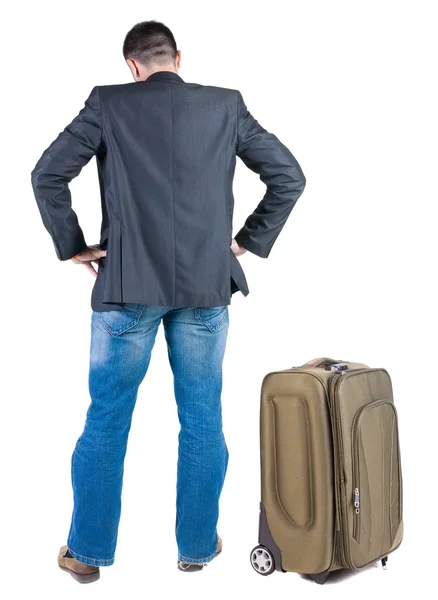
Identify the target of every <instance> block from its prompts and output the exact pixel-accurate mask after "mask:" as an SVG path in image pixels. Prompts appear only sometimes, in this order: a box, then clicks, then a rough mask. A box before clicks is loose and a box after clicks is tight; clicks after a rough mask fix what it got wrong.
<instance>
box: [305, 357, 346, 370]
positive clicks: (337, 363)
mask: <svg viewBox="0 0 438 600" xmlns="http://www.w3.org/2000/svg"><path fill="white" fill-rule="evenodd" d="M311 367H313V368H318V369H325V370H326V371H333V372H334V373H342V372H344V371H348V365H347V364H346V363H345V362H343V361H341V360H333V358H327V357H324V358H314V359H313V360H309V361H308V362H306V364H304V365H303V366H302V367H301V368H302V369H305V368H311Z"/></svg>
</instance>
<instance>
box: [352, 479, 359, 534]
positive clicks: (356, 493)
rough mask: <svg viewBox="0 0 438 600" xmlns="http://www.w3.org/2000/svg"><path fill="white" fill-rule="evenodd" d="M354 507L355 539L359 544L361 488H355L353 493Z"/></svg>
mask: <svg viewBox="0 0 438 600" xmlns="http://www.w3.org/2000/svg"><path fill="white" fill-rule="evenodd" d="M353 507H354V516H353V537H354V539H355V540H356V541H357V542H358V543H359V536H360V492H359V488H358V487H356V488H354V492H353Z"/></svg>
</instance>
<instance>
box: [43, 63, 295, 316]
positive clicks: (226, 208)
mask: <svg viewBox="0 0 438 600" xmlns="http://www.w3.org/2000/svg"><path fill="white" fill-rule="evenodd" d="M93 156H96V159H97V169H98V175H99V182H100V190H101V204H102V225H101V236H100V245H101V247H102V248H103V249H106V250H107V255H106V257H104V258H101V259H100V260H99V269H98V277H97V279H96V281H95V284H94V287H93V291H92V295H91V307H92V309H93V310H114V309H119V308H122V307H123V304H124V303H128V302H133V303H138V304H147V305H156V306H172V307H195V306H199V307H201V306H220V305H227V304H230V301H231V295H232V294H233V293H234V292H236V291H237V290H240V291H241V292H242V293H243V294H244V295H245V296H246V295H247V294H248V292H249V290H248V286H247V282H246V278H245V275H244V273H243V270H242V267H241V265H240V262H239V260H238V258H236V256H235V255H234V254H233V252H232V251H231V249H230V244H231V241H232V219H233V204H234V198H233V192H232V183H233V176H234V171H235V165H236V156H239V157H240V158H241V159H242V161H243V162H244V163H245V164H246V165H247V166H248V167H249V168H250V169H251V170H252V171H254V172H255V173H258V174H259V175H260V179H261V180H262V181H263V182H264V183H265V184H266V186H267V189H266V194H265V196H264V197H263V199H262V200H261V201H260V203H259V204H258V206H257V208H256V209H255V210H254V212H253V213H252V214H251V215H250V216H249V217H248V218H247V220H246V222H245V224H244V225H243V227H242V228H241V229H240V231H239V232H238V233H237V235H236V236H235V238H236V240H237V242H238V243H239V244H240V245H241V246H243V247H244V248H246V249H247V250H249V251H250V252H253V253H254V254H256V255H258V256H260V257H263V258H266V257H267V256H268V255H269V253H270V251H271V248H272V246H273V244H274V242H275V240H276V238H277V236H278V234H279V233H280V231H281V229H282V227H283V226H284V224H285V222H286V219H287V218H288V216H289V214H290V212H291V210H292V208H293V206H294V204H295V202H296V201H297V199H298V197H299V196H300V195H301V193H302V192H303V189H304V186H305V177H304V175H303V172H302V170H301V168H300V166H299V164H298V162H297V161H296V160H295V158H294V157H293V155H292V154H291V152H290V151H289V150H288V149H287V148H286V147H285V146H284V145H283V144H282V143H281V142H280V141H279V140H278V138H277V137H275V135H273V134H271V133H268V132H267V131H266V130H265V129H263V127H261V126H260V125H259V123H258V122H257V121H256V120H255V119H254V118H253V117H252V116H251V114H250V113H249V112H248V110H247V108H246V106H245V103H244V101H243V98H242V96H241V94H240V92H238V91H237V90H232V89H225V88H219V87H212V86H202V85H198V84H194V83H186V82H184V81H183V79H182V78H181V77H180V76H179V75H177V74H176V73H172V72H167V71H160V72H156V73H154V74H152V75H151V76H150V77H149V78H148V79H147V80H146V81H142V82H135V83H129V84H123V85H109V86H98V87H95V88H93V90H92V92H91V94H90V96H89V98H88V99H87V101H86V103H85V106H84V108H83V109H82V110H81V112H80V113H79V115H78V116H77V117H76V118H75V119H74V120H73V121H72V122H71V123H70V125H68V126H67V127H66V128H65V130H64V131H63V132H62V133H60V134H59V136H58V138H57V139H56V140H55V141H54V142H53V143H52V144H51V145H50V146H49V148H47V150H46V151H45V152H44V153H43V155H42V156H41V158H40V160H39V161H38V163H37V165H36V166H35V168H34V170H33V171H32V185H33V189H34V193H35V197H36V200H37V203H38V207H39V210H40V212H41V217H42V220H43V223H44V226H45V227H46V229H47V230H48V232H49V233H50V235H51V236H52V240H53V244H54V246H55V250H56V254H57V256H58V258H59V259H60V260H68V259H70V258H71V257H72V256H74V255H75V254H77V253H79V252H81V251H82V250H84V249H85V247H86V245H87V244H86V242H85V239H84V235H83V232H82V229H81V228H80V226H79V223H78V219H77V215H76V213H75V212H74V210H73V209H72V206H71V197H70V191H69V187H68V184H69V182H70V181H71V180H72V179H73V178H74V177H76V176H77V175H78V174H79V173H80V171H81V169H82V167H83V166H84V165H86V164H87V163H88V161H89V160H90V159H91V158H92V157H93Z"/></svg>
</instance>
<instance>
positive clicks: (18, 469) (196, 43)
mask: <svg viewBox="0 0 438 600" xmlns="http://www.w3.org/2000/svg"><path fill="white" fill-rule="evenodd" d="M434 8H436V3H435V2H426V1H421V0H420V1H419V0H416V1H415V2H414V1H412V2H403V1H394V2H391V1H385V0H380V1H375V2H371V1H369V0H368V1H367V2H365V1H344V2H341V1H333V0H332V1H330V2H328V1H323V0H321V1H320V2H317V1H309V0H306V1H300V2H297V1H290V0H289V1H285V2H279V1H274V0H270V1H269V2H249V1H245V2H243V1H237V0H235V1H233V2H224V1H223V0H222V2H220V3H219V2H216V3H209V2H189V1H186V2H174V1H171V0H167V1H166V2H163V3H159V2H155V3H148V2H144V1H143V2H139V1H129V0H125V2H120V3H112V2H103V1H91V0H90V1H88V2H80V1H78V0H76V2H74V3H65V2H49V1H39V2H27V3H26V2H21V3H17V4H14V8H12V9H11V8H9V11H8V12H6V11H4V12H3V14H2V25H3V27H2V40H1V43H2V48H1V50H2V52H1V60H2V95H1V102H2V110H1V117H2V131H1V139H2V144H1V153H2V169H1V171H2V172H1V188H0V189H1V197H2V202H1V211H2V215H1V217H2V220H1V223H2V236H1V242H2V256H3V277H2V294H1V298H2V300H1V302H2V334H3V335H2V341H3V352H2V367H3V368H2V379H1V381H2V391H3V393H2V416H1V440H0V443H1V454H0V456H1V471H0V485H1V503H2V509H1V513H0V514H1V531H0V537H1V544H0V548H1V553H2V557H1V567H0V570H1V577H0V587H1V588H5V589H4V590H2V591H1V592H0V593H1V595H2V597H4V598H18V597H20V598H25V597H26V598H30V597H32V596H34V595H35V594H37V595H39V594H41V597H45V598H48V599H52V598H59V597H63V598H64V599H70V598H78V597H86V598H105V599H111V598H119V597H125V598H128V597H129V598H133V599H135V598H148V597H159V598H160V597H170V596H173V597H176V598H182V599H189V598H190V599H191V600H192V599H198V598H199V599H201V598H202V599H204V598H209V599H216V598H218V599H219V598H224V597H225V598H226V597H233V598H234V597H250V598H252V599H265V598H293V597H295V598H296V597H302V596H303V595H305V596H306V597H307V598H316V597H317V596H318V597H321V596H322V595H324V597H327V598H334V597H335V596H336V597H337V598H339V597H341V598H350V599H351V598H352V597H354V598H365V597H366V598H369V597H373V596H374V595H375V597H383V596H385V597H389V596H395V595H398V594H400V593H403V592H407V593H409V594H412V593H415V591H416V590H417V588H418V590H420V589H421V590H422V591H423V593H428V594H429V595H433V594H434V593H433V588H434V586H433V578H434V576H435V574H434V571H433V570H434V568H435V564H436V538H437V534H438V528H437V522H438V518H437V516H436V511H437V506H436V497H437V496H436V493H435V494H434V493H433V490H434V489H435V490H436V472H437V469H436V467H437V465H436V462H437V461H436V456H437V452H436V447H437V440H436V437H437V436H436V419H437V415H438V411H437V403H438V398H437V393H436V382H437V379H436V376H435V374H436V370H437V365H438V357H437V352H436V340H437V333H438V331H437V330H438V327H437V292H436V282H435V273H436V235H435V231H436V226H437V225H436V222H437V219H436V216H437V206H436V203H437V200H438V195H437V180H436V163H437V134H438V127H437V105H438V97H437V90H436V57H437V56H438V48H437V37H436V19H435V18H434V14H433V9H434ZM146 19H157V20H162V21H164V22H165V23H166V24H167V25H168V26H169V27H170V28H171V29H172V30H173V32H174V34H175V37H176V40H177V44H178V47H179V48H180V49H181V50H182V68H181V70H180V75H181V76H182V77H183V79H184V80H185V81H188V82H197V83H203V84H210V85H218V86H224V87H230V88H237V89H240V91H241V92H242V94H243V97H244V99H245V101H246V103H247V105H248V108H249V110H250V111H251V112H252V114H253V115H254V116H255V117H256V118H257V119H258V120H259V122H260V123H261V124H262V125H263V126H264V127H265V128H266V129H268V130H269V131H272V132H273V133H275V134H276V135H277V136H278V137H279V138H280V139H281V141H283V142H284V143H285V144H286V145H287V146H288V147H289V148H290V149H291V151H292V152H293V153H294V154H295V156H296V157H297V159H298V160H299V162H300V164H301V166H302V168H303V170H304V173H305V175H306V177H307V187H306V190H305V192H304V194H303V196H302V197H301V198H300V200H299V201H298V203H297V205H296V207H295V208H294V210H293V212H292V214H291V217H290V219H289V221H288V222H287V224H286V226H285V227H284V229H283V231H282V233H281V235H280V237H279V238H278V240H277V242H276V244H275V246H274V248H273V250H272V252H271V254H270V256H269V258H268V259H266V260H265V259H260V258H258V257H256V256H254V255H251V254H249V253H247V254H246V255H244V256H243V257H242V258H240V260H241V263H242V266H243V267H244V269H245V272H246V274H247V279H248V283H249V287H250V290H251V293H250V294H249V296H247V297H246V298H244V297H243V296H242V295H241V294H237V295H235V296H234V297H233V300H232V305H231V306H230V331H229V340H228V348H227V354H226V358H225V363H224V390H223V414H224V430H225V434H226V438H227V442H228V446H229V449H230V463H229V471H228V476H227V480H226V483H225V487H224V491H223V496H222V501H221V517H220V523H219V531H220V533H221V535H222V537H223V539H224V551H223V553H222V555H221V556H220V557H219V558H218V559H217V560H215V561H213V562H212V563H211V565H210V566H209V567H208V568H207V569H205V570H204V571H203V572H202V573H198V574H197V575H192V576H188V575H187V574H183V573H180V572H178V571H177V569H176V544H175V540H174V519H175V516H174V504H175V475H176V451H177V432H178V423H177V417H176V410H175V406H174V399H173V390H172V380H171V372H170V368H169V366H168V363H167V356H166V348H165V344H164V337H163V331H162V329H160V332H159V335H158V338H157V342H156V346H155V348H154V352H153V356H152V361H151V365H150V369H149V372H148V374H147V376H146V379H145V381H144V382H143V385H142V387H141V388H140V393H139V397H138V403H137V406H136V409H135V412H134V419H133V425H132V429H131V434H130V443H129V447H128V451H127V456H126V465H125V478H124V492H123V513H122V518H121V523H120V530H119V542H118V547H117V552H116V561H115V563H114V565H113V566H111V567H107V568H102V569H101V579H100V581H99V582H98V583H95V584H94V585H92V586H80V587H79V586H78V584H77V583H76V582H75V581H73V579H71V578H70V577H69V576H68V575H66V574H65V573H63V572H62V571H61V570H59V569H58V567H57V563H56V557H57V553H58V550H59V547H60V546H61V545H62V544H64V543H66V539H67V533H68V527H69V524H70V516H71V509H72V493H71V487H70V485H71V484H70V458H71V453H72V451H73V447H74V444H75V442H76V440H77V438H78V436H79V434H80V433H81V431H82V428H83V424H84V419H85V412H86V409H87V407H88V404H89V396H88V387H87V376H88V359H89V355H88V352H89V335H90V318H91V308H90V295H91V288H92V285H93V282H94V280H93V278H92V276H91V275H90V274H89V273H88V272H87V271H86V270H85V268H83V267H81V266H75V265H73V264H72V263H69V262H60V261H58V259H57V257H56V255H55V251H54V249H53V245H52V242H51V240H50V236H49V235H48V233H47V232H46V231H45V229H44V228H43V225H42V222H41V218H40V215H39V212H38V211H37V207H36V203H35V200H34V198H33V194H32V189H31V185H30V172H31V170H32V168H33V166H34V164H35V163H36V161H37V159H38V158H39V156H40V155H41V153H42V151H43V150H44V149H45V148H46V147H47V146H48V145H49V144H50V142H51V141H52V140H53V139H54V138H55V137H56V136H57V135H58V133H59V132H60V131H61V130H62V129H63V128H64V127H65V126H66V125H67V124H68V123H69V122H70V121H71V120H72V119H73V117H74V116H75V115H76V114H77V113H78V112H79V110H80V109H81V108H82V106H83V103H84V101H85V99H86V98H87V96H88V94H89V93H90V91H91V89H92V87H93V86H95V85H104V84H110V83H120V82H128V81H131V79H130V73H129V71H128V68H127V67H126V65H125V63H124V60H123V57H122V53H121V48H122V42H123V38H124V36H125V34H126V32H127V31H128V29H129V28H130V27H131V26H132V25H133V24H135V23H136V22H138V21H141V20H146ZM134 85H135V84H134ZM71 189H72V193H73V206H74V208H75V210H76V211H77V213H78V215H79V219H80V223H81V225H82V227H83V230H84V232H85V237H86V239H87V242H88V243H90V244H92V243H97V242H98V241H99V227H100V198H99V192H98V185H97V176H96V167H95V163H94V160H93V161H92V162H91V163H90V165H88V166H87V167H86V168H85V169H84V170H83V172H82V174H81V175H80V176H79V178H78V179H76V180H75V181H74V182H73V183H72V185H71ZM234 192H235V199H236V209H235V220H234V232H235V233H236V232H237V230H238V229H239V228H240V226H241V225H242V223H243V222H244V219H245V218H246V217H247V215H248V214H249V213H250V212H251V211H252V210H253V209H254V208H255V206H256V204H257V203H258V202H259V200H260V198H261V197H262V195H263V193H264V187H263V185H262V184H261V182H260V181H259V179H258V178H257V176H256V175H254V174H253V173H251V172H250V171H248V170H246V169H245V167H244V166H243V164H242V163H240V161H239V164H238V169H237V172H236V179H235V186H234ZM316 356H332V357H334V358H341V359H347V360H353V361H360V362H365V363H367V364H369V365H370V366H373V367H379V366H381V367H386V368H387V369H388V370H389V372H390V374H391V376H392V379H393V385H394V391H395V400H396V405H397V407H398V411H399V419H400V429H401V445H402V460H403V475H404V487H405V493H404V498H405V502H404V508H405V539H404V542H403V544H402V546H401V548H400V549H399V550H398V551H397V552H395V553H394V554H393V555H392V556H391V557H390V560H389V563H388V570H387V571H386V572H384V571H383V570H382V569H381V568H377V567H371V568H369V569H367V570H366V571H365V572H362V573H358V574H354V575H352V576H349V577H344V578H341V579H339V578H334V579H335V581H334V582H333V583H328V584H327V585H326V586H325V587H319V586H317V585H316V584H313V583H311V582H309V581H307V580H306V579H304V578H302V577H300V576H299V575H295V574H280V573H275V574H273V575H272V576H271V577H268V578H263V577H261V576H259V575H257V574H256V573H254V571H253V570H252V568H251V566H250V564H249V552H250V550H251V548H252V547H253V546H254V545H255V544H256V543H257V525H258V504H259V499H260V493H259V449H258V443H259V437H258V418H259V395H260V384H261V381H262V378H263V376H264V374H266V373H267V372H269V371H271V370H278V369H285V368H289V367H290V366H293V365H298V364H301V363H303V362H305V361H306V360H308V359H310V358H313V357H316ZM7 588H9V590H7ZM5 590H6V591H5Z"/></svg>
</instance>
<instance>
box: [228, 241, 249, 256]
mask: <svg viewBox="0 0 438 600" xmlns="http://www.w3.org/2000/svg"><path fill="white" fill-rule="evenodd" d="M231 250H232V251H233V254H234V255H235V256H242V254H245V252H247V250H246V248H243V246H239V244H238V243H237V242H236V240H235V239H234V238H233V240H232V242H231Z"/></svg>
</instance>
